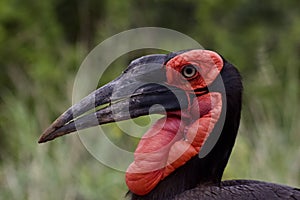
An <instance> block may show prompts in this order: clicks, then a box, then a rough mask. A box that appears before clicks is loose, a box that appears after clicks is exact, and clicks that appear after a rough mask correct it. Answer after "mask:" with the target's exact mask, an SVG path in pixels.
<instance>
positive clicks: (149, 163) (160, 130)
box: [126, 92, 222, 195]
mask: <svg viewBox="0 0 300 200" xmlns="http://www.w3.org/2000/svg"><path fill="white" fill-rule="evenodd" d="M221 110H222V96H221V94H220V93H217V92H211V93H207V94H205V95H202V96H199V97H196V98H194V100H193V102H192V103H191V105H189V107H188V108H187V109H186V110H182V111H177V112H170V113H168V114H167V116H166V117H164V118H162V119H160V120H158V121H157V122H156V123H155V124H154V125H153V126H152V128H151V129H149V130H148V131H147V133H146V134H145V135H144V136H143V137H142V138H141V140H140V142H139V144H138V147H137V149H136V151H135V153H134V162H133V163H131V165H130V166H129V167H128V169H127V172H126V184H127V186H128V188H129V189H130V191H131V192H133V193H135V194H138V195H145V194H147V193H149V192H150V191H151V190H152V189H153V188H154V187H155V186H156V185H157V184H158V183H159V182H160V181H161V180H163V179H164V178H166V177H167V176H168V175H170V174H171V173H172V172H173V171H175V170H176V169H177V168H179V167H180V166H182V165H184V164H185V163H186V162H187V161H188V160H190V159H191V158H192V157H194V156H196V155H197V154H198V153H199V151H200V149H201V147H202V146H203V144H204V142H205V141H206V139H207V137H208V136H209V134H210V133H211V132H212V130H213V128H214V126H215V124H216V122H217V121H218V119H219V117H220V113H221Z"/></svg>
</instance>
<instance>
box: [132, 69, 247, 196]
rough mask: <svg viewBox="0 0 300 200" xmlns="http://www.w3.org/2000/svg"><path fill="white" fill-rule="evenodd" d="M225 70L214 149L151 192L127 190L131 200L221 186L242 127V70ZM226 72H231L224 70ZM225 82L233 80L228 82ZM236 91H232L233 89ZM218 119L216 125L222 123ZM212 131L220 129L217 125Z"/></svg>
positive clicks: (191, 160)
mask: <svg viewBox="0 0 300 200" xmlns="http://www.w3.org/2000/svg"><path fill="white" fill-rule="evenodd" d="M224 71H227V72H228V71H229V72H230V73H231V75H232V76H231V77H225V75H224V77H222V78H223V81H224V85H225V89H226V94H224V96H225V97H226V98H224V101H223V102H225V103H226V107H223V109H222V113H221V118H222V117H224V119H225V122H224V126H223V129H222V132H221V134H220V137H219V139H218V141H217V143H216V144H215V145H214V147H213V148H212V150H211V151H210V152H209V153H208V154H207V155H206V156H205V157H204V158H199V157H198V155H196V156H194V157H193V158H192V159H190V160H189V161H188V162H187V163H186V164H185V165H183V166H181V167H179V168H178V169H176V170H175V171H174V172H173V173H172V174H170V175H169V176H168V177H166V178H165V179H164V180H162V181H160V182H159V183H158V185H157V186H156V187H155V188H154V189H153V190H152V191H150V192H149V193H148V194H146V195H143V196H140V195H136V194H133V193H131V192H129V193H128V196H131V200H146V199H147V200H165V199H172V198H173V197H175V196H176V195H178V194H180V193H182V192H184V191H186V190H189V189H192V188H194V187H196V186H197V185H218V184H220V182H221V179H222V175H223V172H224V169H225V167H226V165H227V162H228V159H229V157H230V154H231V151H232V148H233V145H234V143H235V138H236V135H237V132H238V128H239V122H240V115H241V96H242V84H241V82H240V76H239V73H238V72H237V70H236V69H235V68H233V66H231V65H229V66H224ZM224 74H228V73H225V72H224ZM226 81H228V82H230V83H227V82H226ZM231 87H233V88H237V89H236V90H231V89H232V88H231ZM218 123H222V122H221V121H219V122H217V124H216V126H215V127H218V126H220V125H222V124H218ZM213 131H220V130H218V129H217V128H215V129H214V130H213Z"/></svg>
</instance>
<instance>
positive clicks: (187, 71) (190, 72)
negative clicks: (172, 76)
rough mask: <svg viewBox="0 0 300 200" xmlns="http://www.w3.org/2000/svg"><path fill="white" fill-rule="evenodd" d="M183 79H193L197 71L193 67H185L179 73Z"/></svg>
mask: <svg viewBox="0 0 300 200" xmlns="http://www.w3.org/2000/svg"><path fill="white" fill-rule="evenodd" d="M181 73H182V75H183V76H184V77H185V78H189V79H190V78H193V77H194V76H195V75H196V74H197V69H196V68H195V67H194V66H193V65H186V66H184V67H183V69H182V71H181Z"/></svg>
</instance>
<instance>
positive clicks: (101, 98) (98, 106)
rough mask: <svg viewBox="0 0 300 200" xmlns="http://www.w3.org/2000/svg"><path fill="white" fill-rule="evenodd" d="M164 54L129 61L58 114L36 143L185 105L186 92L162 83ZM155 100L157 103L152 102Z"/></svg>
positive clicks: (176, 108) (164, 78)
mask: <svg viewBox="0 0 300 200" xmlns="http://www.w3.org/2000/svg"><path fill="white" fill-rule="evenodd" d="M166 59H167V55H163V54H158V55H149V56H145V57H142V58H139V59H136V60H135V61H133V62H132V63H131V64H130V65H129V66H128V68H127V69H126V70H125V71H124V72H123V73H122V74H121V76H119V77H118V78H117V79H115V80H113V81H111V82H110V83H108V84H106V85H104V86H102V87H101V88H99V89H97V90H95V91H94V92H92V93H91V94H89V95H88V96H86V97H85V98H83V99H82V100H81V101H80V102H78V103H77V104H75V105H73V106H72V107H70V108H69V109H68V110H67V111H65V112H64V113H63V114H62V115H61V116H60V117H58V118H57V119H56V120H55V121H54V122H53V123H52V124H51V125H50V126H49V127H48V128H47V129H46V130H45V131H44V133H43V134H42V135H41V137H40V139H39V143H43V142H47V141H50V140H53V139H55V138H56V137H59V136H62V135H65V134H68V133H72V132H75V131H76V130H81V129H85V128H89V127H92V126H97V125H101V124H106V123H110V122H115V121H122V120H126V119H130V118H136V117H139V116H143V115H148V114H149V109H150V108H151V114H155V113H156V114H160V113H164V112H168V111H174V110H180V109H184V108H186V107H187V106H188V97H187V96H186V93H185V92H184V91H182V90H180V89H178V88H175V87H171V86H168V85H167V84H166V75H165V68H164V63H165V61H166ZM156 104H159V105H161V106H153V105H156Z"/></svg>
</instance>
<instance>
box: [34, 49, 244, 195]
mask: <svg viewBox="0 0 300 200" xmlns="http://www.w3.org/2000/svg"><path fill="white" fill-rule="evenodd" d="M225 72H226V73H225ZM228 72H229V73H228ZM230 73H232V74H234V76H231V75H230ZM232 80H237V82H238V83H237V85H238V87H237V88H238V89H237V90H239V91H238V94H240V93H241V92H240V90H241V83H240V77H239V75H238V72H237V71H236V70H235V68H234V67H233V66H232V65H230V64H228V63H227V62H226V61H225V60H224V59H223V58H222V57H221V56H220V55H219V54H217V53H215V52H213V51H209V50H200V49H195V50H185V51H179V52H175V53H170V54H166V55H165V54H155V55H148V56H144V57H141V58H138V59H136V60H134V61H132V62H131V63H130V65H129V66H128V68H127V69H126V70H125V71H124V72H123V73H122V74H121V76H119V77H118V78H116V79H115V80H113V81H111V82H110V83H108V84H106V85H104V86H102V87H101V88H99V89H97V90H95V91H94V92H92V93H91V94H89V95H88V96H87V97H85V98H83V99H82V100H81V101H80V102H78V103H77V104H75V105H73V106H72V107H70V108H69V109H68V110H67V111H65V112H64V113H63V114H62V115H61V116H60V117H58V118H57V119H56V120H55V121H54V122H53V123H52V125H51V126H50V127H49V128H48V129H46V130H45V132H44V133H43V135H42V136H41V137H40V139H39V142H40V143H42V142H47V141H50V140H53V139H55V138H56V137H59V136H62V135H65V134H68V133H71V132H74V131H76V130H80V129H85V128H88V127H92V126H97V125H101V124H105V123H110V122H115V121H121V120H126V119H130V118H136V117H139V116H143V115H148V114H149V113H150V112H149V110H151V113H150V114H154V113H156V114H164V115H165V116H164V117H163V118H161V119H159V120H158V121H157V122H156V123H155V124H154V125H153V126H152V128H150V130H148V131H147V132H146V133H145V134H144V136H143V137H142V138H141V140H140V142H139V144H138V147H137V149H136V151H135V154H134V162H133V163H132V164H131V165H130V166H129V167H128V169H127V172H126V183H127V186H128V187H129V189H130V191H131V192H132V193H134V194H136V195H147V194H148V193H150V192H151V191H152V190H154V188H155V187H157V185H158V184H160V182H163V181H164V180H165V179H167V178H168V177H169V176H172V174H174V171H176V170H177V169H179V168H181V167H182V166H184V165H186V164H187V163H188V162H190V160H192V159H194V158H195V157H196V158H197V159H198V160H201V159H200V158H198V154H199V152H200V151H201V149H202V147H203V145H204V144H205V142H206V141H207V139H208V136H210V135H211V134H212V132H214V129H215V127H216V125H217V124H218V123H220V122H219V121H220V119H221V117H220V116H222V113H223V112H224V107H226V105H228V106H233V107H235V108H237V111H238V113H237V114H235V115H237V116H235V115H232V118H236V119H232V120H237V124H236V125H235V126H236V127H235V128H234V130H230V129H229V128H228V127H227V128H226V123H227V122H226V121H227V117H226V121H225V125H224V128H225V129H227V131H233V132H235V133H233V135H234V137H233V138H235V134H236V131H237V127H238V121H239V117H240V108H238V107H240V105H238V104H240V102H239V101H240V97H238V98H237V102H231V101H230V100H227V101H229V102H228V103H229V104H228V103H227V102H226V101H225V100H226V97H227V98H228V97H230V98H231V96H234V94H233V93H234V90H235V89H234V88H235V87H234V86H232ZM223 83H224V85H223V89H222V87H221V86H222V84H223ZM224 86H225V89H224ZM227 93H228V94H229V96H228V94H227ZM157 104H158V105H161V106H154V105H157ZM225 104H226V105H225ZM231 104H233V105H231ZM91 111H92V112H91ZM223 131H224V130H223ZM220 132H222V130H221V131H220ZM220 134H221V133H220ZM228 138H230V137H228ZM220 139H221V137H220ZM220 139H219V140H220ZM225 140H226V139H225ZM218 142H220V141H218ZM231 143H232V144H230V145H229V147H228V148H229V150H226V152H225V151H224V152H222V154H226V155H225V156H223V157H224V158H222V159H223V160H226V161H225V165H226V163H227V160H228V157H229V154H230V152H231V148H232V146H233V143H234V139H233V142H231ZM214 149H215V148H214ZM214 149H213V150H212V152H214V151H216V150H214ZM228 152H229V153H228ZM227 154H228V155H227ZM209 156H210V155H208V157H209ZM221 157H222V156H221ZM215 159H218V157H215ZM209 160H212V161H211V162H214V159H212V158H209ZM222 165H224V164H222ZM207 167H208V168H209V166H207ZM224 167H225V166H222V167H221V168H222V170H221V171H222V172H223V169H224ZM199 170H200V171H201V169H199ZM211 171H213V172H211V173H217V172H215V171H216V170H213V169H212V170H211ZM222 172H220V173H221V175H222ZM199 173H200V172H199ZM218 176H220V175H218Z"/></svg>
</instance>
